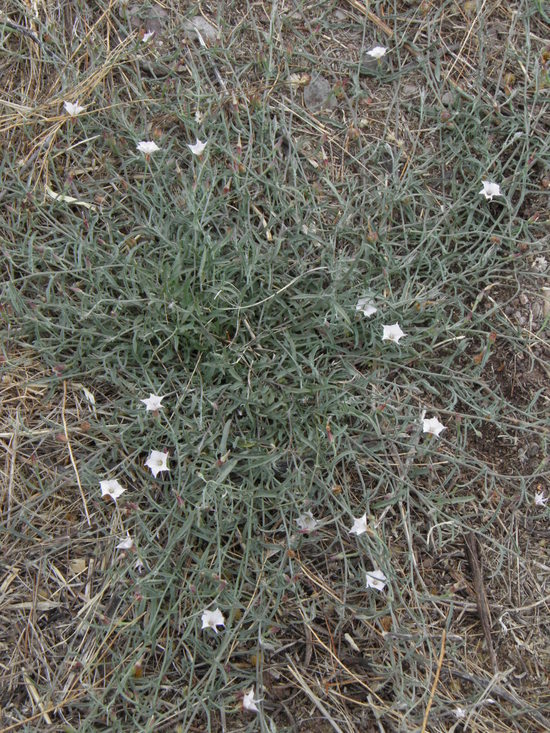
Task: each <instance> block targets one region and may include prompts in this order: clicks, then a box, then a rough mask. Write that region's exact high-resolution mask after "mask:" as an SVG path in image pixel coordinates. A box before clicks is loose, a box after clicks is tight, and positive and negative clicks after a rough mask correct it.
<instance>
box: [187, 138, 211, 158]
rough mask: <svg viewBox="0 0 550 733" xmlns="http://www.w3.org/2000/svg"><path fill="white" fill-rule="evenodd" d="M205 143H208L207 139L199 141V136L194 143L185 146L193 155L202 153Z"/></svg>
mask: <svg viewBox="0 0 550 733" xmlns="http://www.w3.org/2000/svg"><path fill="white" fill-rule="evenodd" d="M207 143H208V140H207V141H206V142H204V143H201V141H200V140H199V138H197V142H196V143H195V144H194V145H188V146H187V147H188V148H189V150H190V151H191V152H192V153H193V155H202V154H203V153H204V149H205V147H206V145H207Z"/></svg>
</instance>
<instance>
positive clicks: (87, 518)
mask: <svg viewBox="0 0 550 733" xmlns="http://www.w3.org/2000/svg"><path fill="white" fill-rule="evenodd" d="M66 402H67V382H66V381H63V406H62V408H61V419H62V420H63V430H64V431H65V438H66V440H67V447H68V449H69V456H70V459H71V463H72V466H73V468H74V472H75V476H76V483H77V484H78V488H79V490H80V496H81V497H82V503H83V505H84V514H85V515H86V520H87V521H88V527H91V526H92V522H91V519H90V515H89V514H88V504H87V503H86V496H85V494H84V490H83V488H82V484H81V483H80V476H79V474H78V468H77V465H76V461H75V459H74V456H73V450H72V448H71V440H70V438H69V429H68V428H67V421H66V420H65V404H66Z"/></svg>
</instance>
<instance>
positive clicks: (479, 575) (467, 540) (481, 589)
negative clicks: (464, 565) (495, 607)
mask: <svg viewBox="0 0 550 733" xmlns="http://www.w3.org/2000/svg"><path fill="white" fill-rule="evenodd" d="M464 544H465V546H466V553H467V555H468V561H469V563H470V568H471V570H472V577H473V581H474V589H475V592H476V602H477V610H478V613H479V617H480V619H481V626H482V627H483V634H484V635H485V641H486V643H487V648H488V650H489V656H490V658H491V665H492V667H493V672H495V674H496V673H497V672H498V665H497V658H496V654H495V649H494V646H493V639H492V636H491V625H492V623H491V612H490V610H489V603H488V601H487V594H486V593H485V585H484V583H483V570H482V567H481V555H480V553H479V544H478V541H477V537H476V536H475V534H474V533H473V532H468V534H467V535H466V536H465V537H464Z"/></svg>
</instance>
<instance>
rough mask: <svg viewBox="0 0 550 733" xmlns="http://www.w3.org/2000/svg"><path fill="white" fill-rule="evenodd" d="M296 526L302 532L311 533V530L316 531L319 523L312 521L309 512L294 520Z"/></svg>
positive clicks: (311, 515) (312, 518)
mask: <svg viewBox="0 0 550 733" xmlns="http://www.w3.org/2000/svg"><path fill="white" fill-rule="evenodd" d="M296 524H297V525H298V527H299V528H300V530H301V531H302V532H313V530H314V529H317V527H318V526H319V522H318V521H317V520H316V519H314V517H313V514H312V513H311V512H304V513H303V514H301V515H300V516H299V517H298V519H297V520H296Z"/></svg>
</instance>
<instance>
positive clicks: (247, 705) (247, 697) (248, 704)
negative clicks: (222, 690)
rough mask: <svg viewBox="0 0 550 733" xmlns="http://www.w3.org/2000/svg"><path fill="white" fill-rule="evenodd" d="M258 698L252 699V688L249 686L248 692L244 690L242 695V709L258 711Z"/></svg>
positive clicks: (252, 711)
mask: <svg viewBox="0 0 550 733" xmlns="http://www.w3.org/2000/svg"><path fill="white" fill-rule="evenodd" d="M257 702H258V700H254V688H253V687H251V688H250V690H249V691H248V692H245V694H244V697H243V709H244V710H249V711H250V712H251V713H258V712H260V711H259V710H258V708H257V706H256V703H257Z"/></svg>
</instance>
